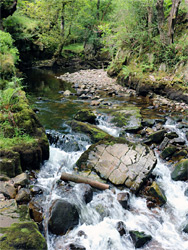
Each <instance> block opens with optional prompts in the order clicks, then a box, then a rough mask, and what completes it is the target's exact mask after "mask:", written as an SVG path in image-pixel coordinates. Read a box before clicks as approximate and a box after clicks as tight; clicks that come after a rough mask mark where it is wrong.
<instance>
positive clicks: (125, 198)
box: [117, 192, 130, 209]
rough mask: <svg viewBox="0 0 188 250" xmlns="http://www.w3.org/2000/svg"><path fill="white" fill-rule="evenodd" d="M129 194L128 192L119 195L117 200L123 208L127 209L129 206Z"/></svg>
mask: <svg viewBox="0 0 188 250" xmlns="http://www.w3.org/2000/svg"><path fill="white" fill-rule="evenodd" d="M129 197H130V195H129V193H128V192H126V193H125V192H124V193H119V194H118V195H117V200H118V201H119V203H120V204H121V205H122V207H123V208H125V209H127V208H128V207H129V206H128V202H129Z"/></svg>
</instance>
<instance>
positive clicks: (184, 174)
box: [171, 159, 188, 181]
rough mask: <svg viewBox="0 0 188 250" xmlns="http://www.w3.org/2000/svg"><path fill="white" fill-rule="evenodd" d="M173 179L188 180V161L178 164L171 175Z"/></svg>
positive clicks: (184, 160)
mask: <svg viewBox="0 0 188 250" xmlns="http://www.w3.org/2000/svg"><path fill="white" fill-rule="evenodd" d="M171 178H172V179H173V180H174V181H187V180H188V159H183V160H181V161H180V162H178V163H177V164H176V166H175V169H174V171H173V172H172V173H171Z"/></svg>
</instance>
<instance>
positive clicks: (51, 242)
mask: <svg viewBox="0 0 188 250" xmlns="http://www.w3.org/2000/svg"><path fill="white" fill-rule="evenodd" d="M30 73H31V72H30ZM31 75H32V76H33V77H32V78H28V79H30V80H31V82H34V83H35V86H32V88H28V92H29V93H30V99H31V102H32V103H33V104H35V107H36V108H37V110H38V112H39V113H38V117H39V119H40V121H41V123H42V124H43V125H44V126H45V128H46V129H47V130H50V131H51V130H53V131H56V132H58V133H59V134H58V138H60V139H61V142H62V143H60V144H59V145H58V144H56V145H51V146H50V159H49V160H48V161H46V162H45V163H44V165H43V166H42V167H41V170H40V172H39V174H38V179H37V183H36V185H37V186H40V187H41V188H42V189H43V190H44V197H45V198H44V201H43V208H44V212H45V219H44V229H45V230H44V231H45V236H46V239H47V243H48V249H49V250H57V249H59V250H60V249H62V250H64V249H69V248H68V246H69V245H70V243H74V244H75V243H76V244H78V245H81V246H83V247H85V249H86V250H133V249H135V247H134V245H133V243H132V240H131V238H130V235H129V234H128V233H127V234H125V235H123V236H120V234H119V232H118V231H117V223H118V222H119V221H122V222H124V224H125V225H126V229H127V231H129V230H137V231H144V232H145V233H146V234H149V235H151V236H152V241H151V242H149V244H147V245H145V246H144V247H143V248H142V249H147V250H149V249H152V250H186V249H188V236H187V234H185V233H183V232H182V229H183V227H184V226H185V223H186V216H187V214H188V197H186V196H185V194H184V193H185V190H186V189H187V188H188V183H187V182H182V181H173V180H172V179H171V176H170V174H171V171H172V167H171V166H170V165H166V163H165V162H163V161H162V160H161V159H160V158H159V156H158V152H157V150H156V152H155V153H156V156H157V166H156V167H155V169H154V172H153V173H154V174H155V175H156V176H157V179H156V181H157V183H158V184H159V186H160V187H161V188H162V189H163V190H164V192H165V195H166V197H167V203H166V204H165V206H163V207H161V208H154V209H148V207H147V205H146V200H145V199H144V198H140V197H136V196H135V195H133V194H131V193H130V203H129V206H130V209H129V210H125V209H123V208H122V206H121V205H120V203H119V202H118V201H117V194H118V193H119V192H120V190H119V189H117V188H112V189H110V190H106V191H95V192H94V196H93V200H92V201H91V202H90V203H88V204H85V202H84V201H83V200H82V197H81V195H80V189H79V185H75V186H74V188H73V189H74V192H73V193H74V195H73V196H72V202H73V203H75V204H76V206H77V208H78V210H79V217H80V222H79V225H78V226H77V227H75V228H74V229H73V230H71V231H70V232H68V233H67V234H66V235H64V236H55V235H52V234H51V233H50V232H48V227H47V221H48V216H49V208H50V206H51V204H52V202H53V201H54V200H56V199H57V198H62V197H63V199H67V197H66V196H65V194H63V193H62V192H61V190H60V189H58V180H59V179H60V175H61V172H62V171H64V172H68V173H72V172H73V171H74V169H73V168H74V164H75V162H76V161H77V160H78V159H79V157H80V156H81V154H82V153H83V152H84V151H85V150H86V149H87V148H88V147H89V145H90V141H89V138H87V137H86V136H84V135H81V134H76V133H73V132H72V131H71V129H70V128H69V126H67V125H66V121H67V120H68V119H72V118H73V116H74V114H75V113H76V112H77V111H78V110H79V109H81V108H84V107H87V106H88V104H89V103H88V102H87V101H80V100H78V99H77V98H76V97H75V96H72V97H71V98H69V99H65V98H63V96H62V94H61V92H60V90H65V89H70V90H72V91H73V89H71V86H70V85H68V84H66V83H63V82H60V81H59V80H57V79H56V78H55V77H54V76H53V74H52V73H51V72H47V71H38V70H34V72H32V74H31ZM49 79H51V81H52V82H50V84H49ZM54 85H55V86H54ZM30 86H31V84H30ZM111 101H112V99H111ZM117 101H118V102H120V103H121V102H122V103H123V102H124V103H125V102H126V103H127V102H130V103H132V104H134V105H137V106H142V108H143V113H144V112H145V111H146V109H147V108H148V104H146V103H145V102H144V101H143V104H141V103H142V100H140V99H139V102H138V100H135V99H134V100H133V99H131V98H130V100H128V99H126V100H122V99H121V98H120V100H115V99H114V103H117ZM96 112H97V115H98V123H99V125H98V126H99V127H100V128H101V129H103V130H104V131H106V132H108V133H109V134H111V135H113V136H116V137H118V136H119V134H120V133H121V130H120V129H119V128H117V127H115V126H114V125H113V124H111V123H109V121H108V115H104V114H102V113H100V111H99V110H97V111H96ZM149 112H150V110H149V109H148V113H149ZM160 115H161V114H160V113H156V114H155V116H160ZM148 116H149V117H151V114H150V113H149V115H148ZM165 126H166V128H168V129H170V130H172V131H176V132H177V133H178V134H179V135H180V137H181V138H183V139H186V138H185V135H184V134H183V132H182V130H180V129H178V128H177V125H176V124H174V123H173V122H172V120H170V119H167V122H166V125H165ZM133 139H134V138H133ZM186 143H187V141H186ZM124 190H126V192H129V191H128V190H127V189H126V188H125V189H124ZM121 192H122V190H121ZM69 201H70V199H69ZM81 231H82V232H84V233H82V234H80V232H81Z"/></svg>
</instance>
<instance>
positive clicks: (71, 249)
mask: <svg viewBox="0 0 188 250" xmlns="http://www.w3.org/2000/svg"><path fill="white" fill-rule="evenodd" d="M65 250H86V248H85V247H84V246H82V245H80V244H76V243H72V244H70V245H69V246H68V247H67V248H66V249H65Z"/></svg>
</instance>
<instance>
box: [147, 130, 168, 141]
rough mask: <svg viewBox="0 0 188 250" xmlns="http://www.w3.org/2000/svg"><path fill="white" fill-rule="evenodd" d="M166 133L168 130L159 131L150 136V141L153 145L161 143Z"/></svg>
mask: <svg viewBox="0 0 188 250" xmlns="http://www.w3.org/2000/svg"><path fill="white" fill-rule="evenodd" d="M165 133H166V130H159V131H157V132H154V133H152V134H151V135H150V136H149V140H150V142H151V143H160V142H162V140H163V139H164V135H165Z"/></svg>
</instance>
